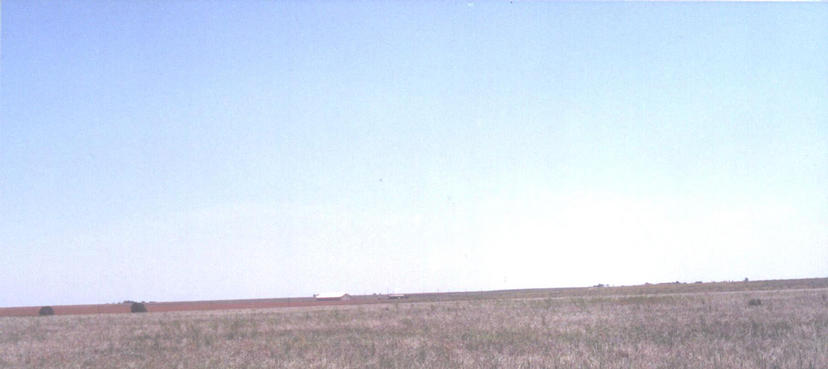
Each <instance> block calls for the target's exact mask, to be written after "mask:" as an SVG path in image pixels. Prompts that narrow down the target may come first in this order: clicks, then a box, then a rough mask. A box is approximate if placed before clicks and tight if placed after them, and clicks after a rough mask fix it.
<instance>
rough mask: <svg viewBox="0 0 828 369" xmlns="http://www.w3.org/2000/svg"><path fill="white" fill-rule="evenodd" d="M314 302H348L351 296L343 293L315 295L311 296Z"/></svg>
mask: <svg viewBox="0 0 828 369" xmlns="http://www.w3.org/2000/svg"><path fill="white" fill-rule="evenodd" d="M313 298H315V299H316V301H348V300H350V299H351V295H349V294H347V293H344V292H330V293H317V294H315V295H313Z"/></svg>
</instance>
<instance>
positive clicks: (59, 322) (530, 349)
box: [0, 279, 828, 369]
mask: <svg viewBox="0 0 828 369" xmlns="http://www.w3.org/2000/svg"><path fill="white" fill-rule="evenodd" d="M365 298H366V299H369V298H368V297H365ZM365 301H368V300H365ZM373 301H380V300H378V299H377V298H374V300H373ZM357 302H358V304H354V305H330V306H303V307H282V308H269V309H237V310H210V311H186V312H155V313H153V312H150V313H147V314H128V313H127V314H92V315H56V316H49V317H4V318H0V367H2V368H6V367H9V368H113V367H119V368H816V369H824V368H828V280H826V279H812V280H795V281H770V282H750V283H744V282H734V283H716V284H664V285H652V286H637V287H617V288H585V289H550V290H522V291H492V292H482V293H460V294H440V295H425V294H424V295H413V296H411V297H409V298H408V299H406V300H394V301H393V302H391V301H385V302H382V303H371V304H369V303H359V300H358V301H357ZM363 302H364V301H363ZM150 310H151V311H152V309H150Z"/></svg>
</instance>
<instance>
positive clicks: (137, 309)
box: [129, 302, 147, 313]
mask: <svg viewBox="0 0 828 369" xmlns="http://www.w3.org/2000/svg"><path fill="white" fill-rule="evenodd" d="M129 310H130V311H132V312H133V313H146V312H147V307H146V306H144V304H142V303H140V302H133V303H132V306H130V307H129Z"/></svg>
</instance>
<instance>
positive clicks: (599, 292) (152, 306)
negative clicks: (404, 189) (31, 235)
mask: <svg viewBox="0 0 828 369" xmlns="http://www.w3.org/2000/svg"><path fill="white" fill-rule="evenodd" d="M826 288H828V278H811V279H788V280H770V281H751V282H712V283H701V282H698V283H691V284H688V283H660V284H647V285H640V286H620V287H601V288H599V287H583V288H543V289H524V290H501V291H476V292H443V293H414V294H408V295H406V297H405V301H406V302H424V301H428V302H436V301H457V300H478V299H504V298H512V297H515V296H520V297H522V298H563V297H597V296H624V295H676V294H692V293H726V292H738V291H763V290H764V291H770V290H792V289H826ZM393 302H400V300H391V299H389V296H387V295H355V296H351V298H350V300H348V301H317V300H316V299H314V298H313V297H294V298H272V299H249V300H214V301H177V302H145V303H144V305H145V306H146V308H147V310H148V311H149V312H167V311H193V310H233V309H269V308H288V307H307V306H329V305H360V304H378V303H393ZM40 308H41V307H40V306H24V307H7V308H0V317H4V316H36V315H38V311H39V310H40ZM52 308H53V309H54V312H55V315H73V314H115V313H129V312H130V304H128V303H123V304H99V305H52Z"/></svg>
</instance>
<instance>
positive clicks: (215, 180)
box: [0, 0, 828, 306]
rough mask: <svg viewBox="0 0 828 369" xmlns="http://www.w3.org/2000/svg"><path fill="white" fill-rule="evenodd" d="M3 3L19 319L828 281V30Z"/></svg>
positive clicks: (803, 9) (7, 196)
mask: <svg viewBox="0 0 828 369" xmlns="http://www.w3.org/2000/svg"><path fill="white" fill-rule="evenodd" d="M2 5H3V7H2V112H1V113H0V114H2V115H0V116H1V117H2V125H0V253H2V258H0V306H15V305H41V304H69V303H97V302H114V301H120V300H125V299H135V300H188V299H224V298H256V297H275V296H309V295H311V294H313V293H316V292H323V291H347V292H351V293H373V292H378V293H383V292H416V291H438V290H439V291H448V290H480V289H500V288H529V287H556V286H586V285H593V284H596V283H609V284H634V283H644V282H662V281H675V280H680V281H689V282H692V281H696V280H704V281H710V280H741V279H743V278H745V277H748V278H751V279H772V278H798V277H826V276H828V190H826V188H828V103H826V102H828V42H826V40H828V7H826V6H825V5H824V4H733V3H728V4H687V3H683V4H663V3H657V4H656V3H633V4H624V3H535V2H533V3H522V2H515V3H509V2H497V3H494V2H364V3H356V4H355V3H351V2H345V1H342V2H322V3H313V4H310V3H306V2H268V1H248V2H230V1H209V2H208V1H172V2H167V1H131V2H126V1H119V2H89V1H62V2H37V1H29V0H26V1H22V0H19V1H15V0H7V1H3V4H2Z"/></svg>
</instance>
